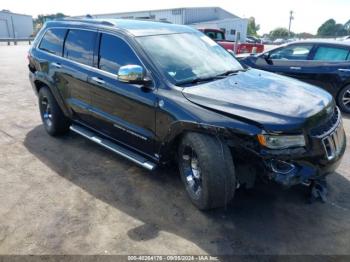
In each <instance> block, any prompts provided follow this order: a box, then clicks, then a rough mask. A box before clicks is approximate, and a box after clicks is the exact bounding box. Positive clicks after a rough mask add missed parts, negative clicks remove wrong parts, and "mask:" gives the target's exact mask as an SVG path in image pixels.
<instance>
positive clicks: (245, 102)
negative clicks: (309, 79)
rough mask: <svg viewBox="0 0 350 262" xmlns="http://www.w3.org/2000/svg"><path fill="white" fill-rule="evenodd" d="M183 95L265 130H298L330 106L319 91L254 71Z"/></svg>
mask: <svg viewBox="0 0 350 262" xmlns="http://www.w3.org/2000/svg"><path fill="white" fill-rule="evenodd" d="M183 95H184V96H185V97H186V98H187V99H188V100H189V101H191V102H193V103H195V104H197V105H199V106H202V107H205V108H206V109H209V110H212V111H215V112H218V113H221V114H224V115H228V116H230V117H233V118H236V119H239V120H246V121H250V122H254V123H255V124H256V125H258V126H260V127H262V128H264V129H265V130H267V131H286V130H290V131H291V130H293V129H296V130H299V129H300V128H302V127H304V126H303V125H305V122H306V121H308V120H311V118H312V117H314V118H315V117H317V116H318V117H319V118H320V117H321V115H323V114H325V113H326V112H327V113H328V114H330V113H331V111H332V108H331V107H333V106H334V105H333V99H332V96H331V95H330V94H329V93H327V92H326V91H324V90H322V89H320V88H317V87H314V86H312V85H309V84H306V83H303V82H301V81H297V80H294V79H292V78H289V77H283V76H279V75H276V74H273V73H269V72H265V71H260V70H256V69H248V70H246V71H241V72H238V73H237V74H235V75H233V76H230V77H227V78H224V79H220V80H217V81H213V82H209V83H205V84H199V85H196V86H191V87H185V88H184V89H183ZM312 120H313V121H310V122H313V123H314V122H315V121H317V119H312Z"/></svg>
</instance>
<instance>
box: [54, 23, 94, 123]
mask: <svg viewBox="0 0 350 262" xmlns="http://www.w3.org/2000/svg"><path fill="white" fill-rule="evenodd" d="M96 39H97V31H95V30H89V29H70V30H69V31H68V33H67V36H66V39H65V44H64V49H63V56H64V58H65V59H64V61H62V63H60V64H59V65H58V66H59V67H60V69H59V70H60V75H61V81H60V82H61V83H62V86H61V87H60V88H61V93H62V94H63V96H64V98H65V100H66V103H67V104H68V105H69V107H70V108H71V109H72V110H73V112H74V118H75V119H76V120H79V121H81V122H84V123H88V124H90V123H91V117H90V112H89V109H90V105H91V90H90V89H89V85H88V83H87V81H88V75H89V72H90V70H91V68H92V66H93V59H94V57H93V54H94V48H95V44H96Z"/></svg>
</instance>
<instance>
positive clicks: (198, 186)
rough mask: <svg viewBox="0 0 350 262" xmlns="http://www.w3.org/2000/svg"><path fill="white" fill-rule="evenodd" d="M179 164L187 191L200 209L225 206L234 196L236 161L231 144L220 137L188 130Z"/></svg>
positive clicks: (180, 153) (182, 142)
mask: <svg viewBox="0 0 350 262" xmlns="http://www.w3.org/2000/svg"><path fill="white" fill-rule="evenodd" d="M178 164H179V170H180V175H181V179H182V181H183V183H184V185H185V187H186V191H187V194H188V196H189V197H190V199H191V201H192V203H193V204H194V205H195V206H196V207H198V208H199V209H201V210H206V209H212V208H218V207H223V206H225V205H226V204H227V203H228V202H229V201H230V200H231V199H232V198H233V196H234V192H235V188H236V176H235V168H234V163H233V159H232V154H231V152H230V150H229V148H228V146H227V145H226V144H225V143H223V142H222V141H221V140H220V139H218V138H216V137H213V136H210V135H206V134H200V133H187V134H185V136H184V137H183V139H182V141H181V142H180V145H179V148H178Z"/></svg>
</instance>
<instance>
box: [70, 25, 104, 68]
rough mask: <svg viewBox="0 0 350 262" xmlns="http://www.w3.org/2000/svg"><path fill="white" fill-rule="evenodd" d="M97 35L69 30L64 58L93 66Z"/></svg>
mask: <svg viewBox="0 0 350 262" xmlns="http://www.w3.org/2000/svg"><path fill="white" fill-rule="evenodd" d="M96 34H97V33H96V32H92V31H86V30H75V29H73V30H69V32H68V35H67V38H66V42H65V45H64V57H66V58H68V59H71V60H73V61H76V62H79V63H82V64H85V65H90V66H91V65H92V62H93V53H94V46H95V40H96Z"/></svg>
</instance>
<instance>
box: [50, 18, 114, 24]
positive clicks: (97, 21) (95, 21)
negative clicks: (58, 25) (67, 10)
mask: <svg viewBox="0 0 350 262" xmlns="http://www.w3.org/2000/svg"><path fill="white" fill-rule="evenodd" d="M56 21H65V22H82V23H89V24H99V25H108V26H115V24H113V23H111V22H109V21H106V20H100V19H95V18H72V17H65V18H61V19H57V20H56Z"/></svg>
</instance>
